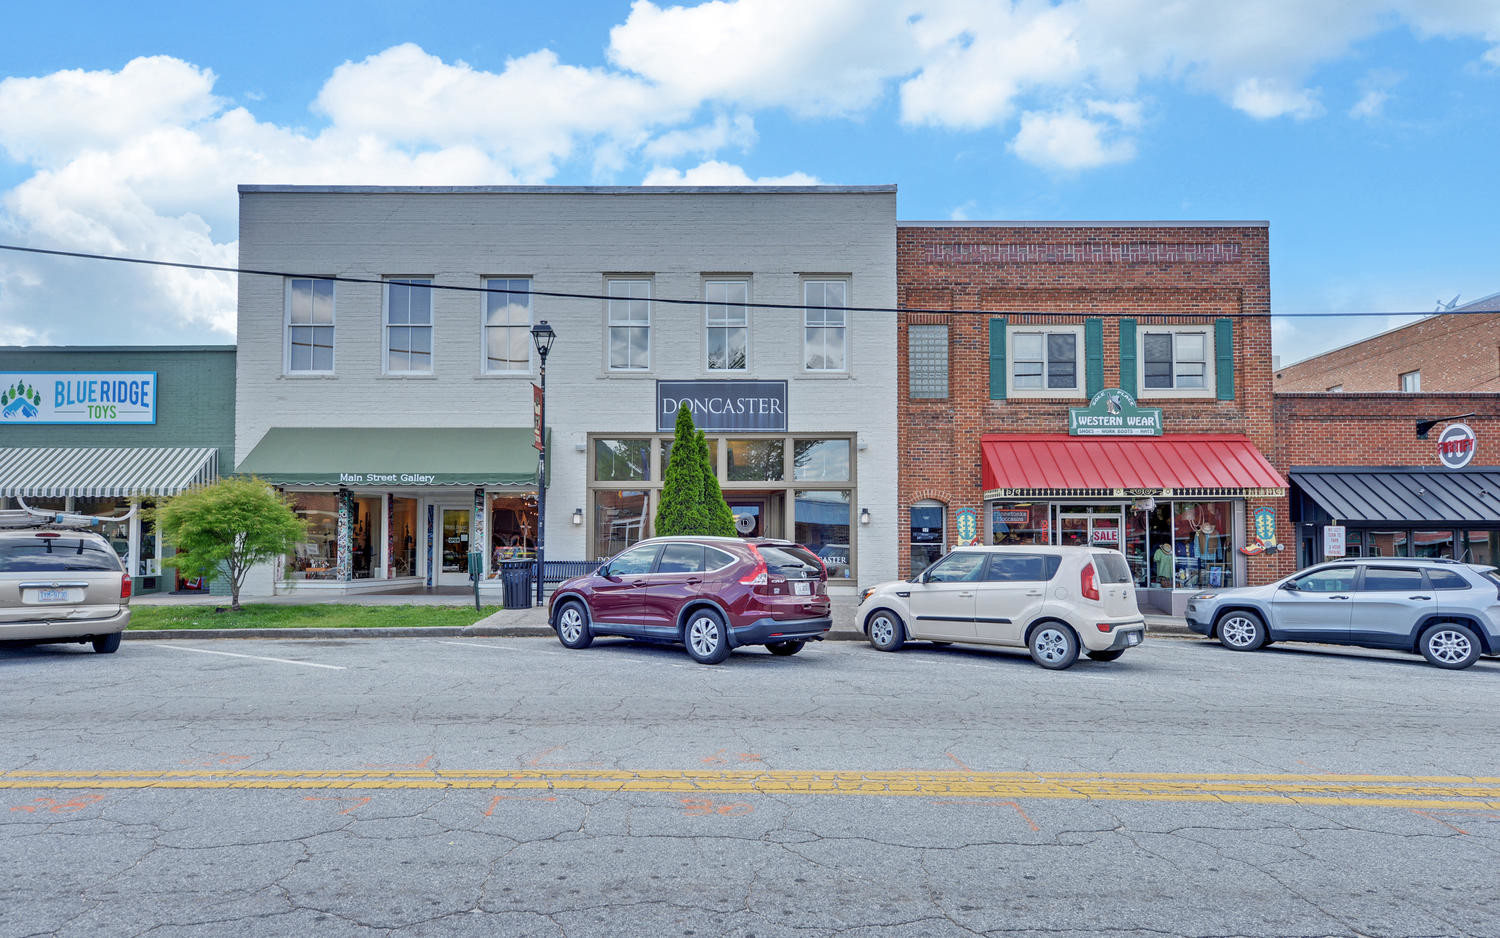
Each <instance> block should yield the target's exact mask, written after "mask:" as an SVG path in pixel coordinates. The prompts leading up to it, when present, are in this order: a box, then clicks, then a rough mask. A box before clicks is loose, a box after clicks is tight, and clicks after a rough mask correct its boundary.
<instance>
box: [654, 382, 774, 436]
mask: <svg viewBox="0 0 1500 938" xmlns="http://www.w3.org/2000/svg"><path fill="white" fill-rule="evenodd" d="M683 404H686V405H688V409H689V410H691V411H692V412H693V423H694V424H696V425H697V427H698V429H700V430H710V431H712V430H745V431H749V432H752V433H785V432H786V427H787V423H786V419H787V417H786V382H785V381H658V382H656V429H657V430H660V431H663V432H668V433H670V432H671V431H672V430H673V429H674V428H676V426H677V408H679V407H681V406H682V405H683Z"/></svg>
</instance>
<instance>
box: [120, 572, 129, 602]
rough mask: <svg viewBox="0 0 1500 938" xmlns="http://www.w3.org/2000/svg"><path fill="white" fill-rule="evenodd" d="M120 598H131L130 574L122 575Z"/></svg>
mask: <svg viewBox="0 0 1500 938" xmlns="http://www.w3.org/2000/svg"><path fill="white" fill-rule="evenodd" d="M120 598H121V599H129V598H130V574H128V573H122V574H120Z"/></svg>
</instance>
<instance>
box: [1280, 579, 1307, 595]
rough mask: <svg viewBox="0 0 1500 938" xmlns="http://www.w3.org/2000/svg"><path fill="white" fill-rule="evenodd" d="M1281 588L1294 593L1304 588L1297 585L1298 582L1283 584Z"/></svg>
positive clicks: (1292, 581) (1291, 581)
mask: <svg viewBox="0 0 1500 938" xmlns="http://www.w3.org/2000/svg"><path fill="white" fill-rule="evenodd" d="M1281 588H1282V589H1284V590H1291V591H1292V592H1294V593H1296V592H1300V591H1301V590H1302V587H1300V586H1298V585H1297V581H1296V580H1287V581H1286V582H1285V583H1283V584H1281Z"/></svg>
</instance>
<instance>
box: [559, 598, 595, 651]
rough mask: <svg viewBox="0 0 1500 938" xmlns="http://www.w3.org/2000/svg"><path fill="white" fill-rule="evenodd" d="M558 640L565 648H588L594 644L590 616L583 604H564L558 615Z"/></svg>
mask: <svg viewBox="0 0 1500 938" xmlns="http://www.w3.org/2000/svg"><path fill="white" fill-rule="evenodd" d="M557 640H558V641H560V642H562V643H563V647H564V648H587V647H589V646H590V645H592V644H593V643H594V630H593V629H591V628H589V614H588V612H587V611H585V610H584V608H583V604H582V603H576V602H570V603H563V607H562V609H560V610H558V613H557Z"/></svg>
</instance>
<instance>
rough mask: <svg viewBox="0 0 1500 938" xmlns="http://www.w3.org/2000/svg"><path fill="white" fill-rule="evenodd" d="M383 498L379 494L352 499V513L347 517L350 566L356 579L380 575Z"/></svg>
mask: <svg viewBox="0 0 1500 938" xmlns="http://www.w3.org/2000/svg"><path fill="white" fill-rule="evenodd" d="M383 500H384V499H381V498H380V497H379V496H360V497H358V498H356V499H354V513H353V514H352V515H351V517H350V519H349V522H350V525H351V527H350V529H349V548H350V550H351V551H352V554H353V556H352V560H351V567H352V569H353V571H354V578H355V579H356V580H367V579H369V578H371V577H375V576H379V575H380V515H381V511H380V503H381V502H382V501H383Z"/></svg>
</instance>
